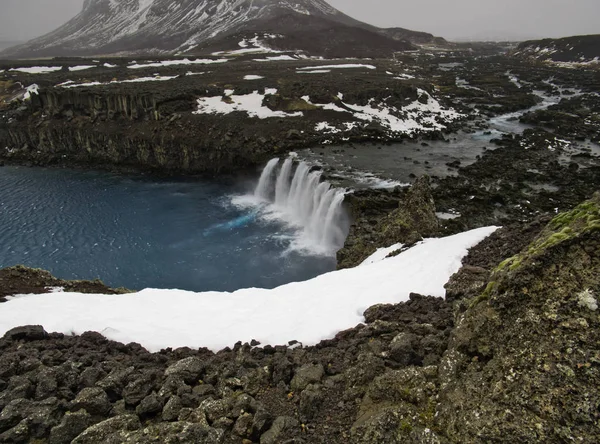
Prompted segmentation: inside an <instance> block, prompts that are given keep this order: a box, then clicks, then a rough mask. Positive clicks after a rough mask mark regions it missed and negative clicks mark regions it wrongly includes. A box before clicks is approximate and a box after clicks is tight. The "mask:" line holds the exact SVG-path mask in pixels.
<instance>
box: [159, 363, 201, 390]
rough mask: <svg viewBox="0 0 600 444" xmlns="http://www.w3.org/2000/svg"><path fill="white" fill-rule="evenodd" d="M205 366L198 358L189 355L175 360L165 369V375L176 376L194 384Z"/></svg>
mask: <svg viewBox="0 0 600 444" xmlns="http://www.w3.org/2000/svg"><path fill="white" fill-rule="evenodd" d="M205 368H206V364H205V363H204V362H203V361H202V360H201V359H199V358H196V357H189V358H185V359H182V360H181V361H178V362H176V363H175V364H173V365H171V366H169V367H168V368H167V369H166V370H165V376H167V377H169V376H177V377H180V378H181V379H183V380H184V381H185V382H187V383H192V384H196V383H197V382H198V380H199V379H201V376H202V374H203V372H204V370H205Z"/></svg>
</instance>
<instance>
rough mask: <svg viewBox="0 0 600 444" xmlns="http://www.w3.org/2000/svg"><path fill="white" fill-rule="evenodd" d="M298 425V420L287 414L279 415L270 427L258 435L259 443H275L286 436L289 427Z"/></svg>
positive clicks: (292, 427)
mask: <svg viewBox="0 0 600 444" xmlns="http://www.w3.org/2000/svg"><path fill="white" fill-rule="evenodd" d="M298 426H300V423H299V422H298V420H296V419H294V418H291V417H289V416H279V417H277V418H276V419H275V421H273V425H272V426H271V428H270V429H269V430H268V431H267V432H265V433H263V434H262V435H261V437H260V444H277V443H279V442H281V441H282V439H283V438H285V437H286V433H287V432H289V430H290V429H294V428H296V427H298Z"/></svg>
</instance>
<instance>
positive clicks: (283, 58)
mask: <svg viewBox="0 0 600 444" xmlns="http://www.w3.org/2000/svg"><path fill="white" fill-rule="evenodd" d="M286 60H298V59H295V58H294V57H292V56H289V55H286V54H283V55H278V56H270V57H265V58H263V59H254V61H255V62H276V61H286Z"/></svg>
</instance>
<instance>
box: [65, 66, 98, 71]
mask: <svg viewBox="0 0 600 444" xmlns="http://www.w3.org/2000/svg"><path fill="white" fill-rule="evenodd" d="M95 67H96V65H77V66H70V67H69V71H84V70H86V69H90V68H95Z"/></svg>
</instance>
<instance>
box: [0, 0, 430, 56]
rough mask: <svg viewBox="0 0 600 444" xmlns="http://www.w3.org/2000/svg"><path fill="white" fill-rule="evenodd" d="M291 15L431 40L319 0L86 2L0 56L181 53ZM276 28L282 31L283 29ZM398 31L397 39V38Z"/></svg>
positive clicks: (113, 0) (386, 36)
mask: <svg viewBox="0 0 600 444" xmlns="http://www.w3.org/2000/svg"><path fill="white" fill-rule="evenodd" d="M290 14H291V15H292V16H294V17H297V19H298V21H299V22H302V23H304V24H308V25H309V26H310V23H309V22H307V21H306V18H311V19H313V18H314V19H316V20H317V21H319V20H320V21H323V20H328V21H330V22H331V23H332V27H335V28H339V27H340V26H346V27H352V28H359V29H362V30H363V32H364V31H365V30H366V31H368V32H373V33H376V34H380V35H381V36H384V37H385V38H389V39H390V40H404V39H405V38H407V39H408V40H410V37H411V35H413V34H414V35H415V36H416V37H418V39H419V43H420V42H421V41H422V40H423V39H424V38H425V39H427V38H429V37H428V36H430V37H431V38H433V36H431V35H430V34H426V33H413V32H412V31H407V30H402V31H406V32H404V33H400V34H398V32H396V33H394V34H393V35H390V34H389V33H388V34H386V32H385V31H384V30H380V29H379V28H376V27H374V26H371V25H368V24H366V23H363V22H360V21H358V20H355V19H353V18H351V17H349V16H347V15H345V14H343V13H342V12H340V11H338V10H337V9H335V8H334V7H332V6H331V5H329V4H328V3H327V2H325V1H323V0H85V2H84V4H83V8H82V10H81V12H80V13H79V14H78V15H77V16H76V17H74V18H73V19H71V20H70V21H69V22H67V23H66V24H64V25H63V26H61V27H60V28H58V29H57V30H55V31H53V32H51V33H49V34H46V35H45V36H42V37H39V38H36V39H34V40H32V41H30V42H27V43H26V44H24V45H21V46H18V47H15V48H11V49H10V50H8V51H5V52H4V53H1V54H0V55H1V56H3V57H11V56H12V57H14V56H19V57H39V56H62V55H65V56H77V55H80V56H89V55H100V54H134V53H142V52H143V53H157V54H166V53H174V52H182V51H189V50H190V49H192V48H194V47H196V46H197V45H201V44H204V43H206V42H207V41H209V40H214V39H217V38H222V37H225V36H227V35H231V34H234V33H236V32H240V31H243V30H244V29H253V30H257V29H259V28H260V24H261V23H266V22H269V23H271V24H272V21H273V19H276V18H277V17H280V16H283V15H290ZM281 31H282V32H283V33H285V29H281ZM411 33H413V34H411ZM349 34H350V33H348V32H345V33H344V35H345V38H349ZM398 35H401V36H402V38H401V39H399V38H397V36H398ZM312 37H313V38H315V39H319V38H320V36H318V35H314V36H312ZM379 43H381V42H379ZM388 46H389V48H390V50H393V49H394V48H396V46H397V47H399V48H400V47H401V46H402V45H394V44H389V45H385V44H384V47H388ZM404 46H406V45H404ZM299 49H301V48H299ZM374 49H376V48H374Z"/></svg>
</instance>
